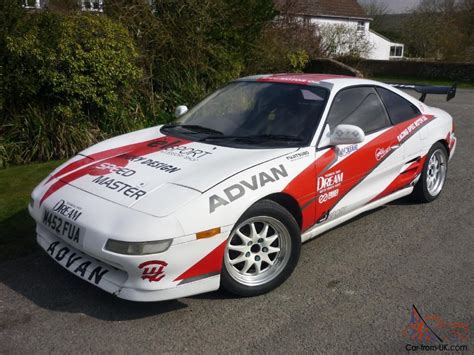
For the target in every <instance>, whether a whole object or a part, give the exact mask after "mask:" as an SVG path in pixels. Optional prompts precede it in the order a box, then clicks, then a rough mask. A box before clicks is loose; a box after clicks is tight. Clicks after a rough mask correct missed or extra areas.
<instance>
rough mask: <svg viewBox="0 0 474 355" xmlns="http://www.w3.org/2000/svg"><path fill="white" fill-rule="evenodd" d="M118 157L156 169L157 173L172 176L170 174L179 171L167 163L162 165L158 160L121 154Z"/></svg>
mask: <svg viewBox="0 0 474 355" xmlns="http://www.w3.org/2000/svg"><path fill="white" fill-rule="evenodd" d="M120 157H121V158H124V159H127V160H128V161H131V162H133V163H137V164H141V165H145V166H148V167H150V168H153V169H156V170H159V171H163V172H165V173H170V174H172V173H175V172H177V171H180V170H181V168H178V167H177V166H174V165H171V164H168V163H163V162H161V161H159V160H155V159H150V158H146V157H142V156H138V155H132V154H123V155H121V156H120Z"/></svg>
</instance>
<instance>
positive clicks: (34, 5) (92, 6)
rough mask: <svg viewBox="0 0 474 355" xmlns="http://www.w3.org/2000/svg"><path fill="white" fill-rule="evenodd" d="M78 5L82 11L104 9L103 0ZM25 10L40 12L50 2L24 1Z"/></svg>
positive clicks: (89, 0)
mask: <svg viewBox="0 0 474 355" xmlns="http://www.w3.org/2000/svg"><path fill="white" fill-rule="evenodd" d="M77 2H78V5H79V6H80V7H81V10H82V11H97V12H102V11H103V9H104V1H103V0H78V1H77ZM22 5H23V7H24V8H25V9H32V10H40V9H42V8H43V7H46V6H47V5H48V0H22Z"/></svg>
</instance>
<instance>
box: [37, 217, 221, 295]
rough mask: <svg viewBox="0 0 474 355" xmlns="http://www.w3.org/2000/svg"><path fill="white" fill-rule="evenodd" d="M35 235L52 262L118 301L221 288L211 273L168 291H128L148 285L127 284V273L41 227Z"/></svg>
mask: <svg viewBox="0 0 474 355" xmlns="http://www.w3.org/2000/svg"><path fill="white" fill-rule="evenodd" d="M37 231H38V233H37V241H38V244H39V245H40V246H41V247H42V248H43V249H44V250H45V251H46V253H47V254H48V255H49V256H50V257H51V258H52V259H53V260H54V261H56V262H57V263H58V264H59V265H61V266H62V267H63V268H65V269H66V270H68V271H70V272H71V273H73V274H75V275H76V276H78V277H80V278H81V279H83V280H85V281H87V282H89V283H91V284H92V285H94V286H97V287H99V288H100V289H102V290H104V291H106V292H108V293H111V294H113V295H114V296H117V297H119V298H123V299H126V300H130V301H140V302H150V301H164V300H169V299H176V298H180V297H186V296H191V295H196V294H200V293H204V292H210V291H214V290H217V289H218V288H219V285H220V274H219V273H214V274H204V275H201V277H196V278H194V279H189V280H181V281H179V282H177V283H176V285H174V286H172V287H168V288H159V289H150V288H146V287H143V288H138V287H127V284H134V283H135V282H139V283H140V282H143V283H144V286H147V282H148V281H147V280H142V279H141V278H140V277H139V278H138V280H130V277H131V275H129V274H128V273H127V272H126V271H124V270H119V269H117V268H115V267H113V266H112V265H110V264H107V263H105V262H102V261H100V260H97V259H95V258H93V257H91V256H89V255H87V254H84V253H82V252H81V251H79V250H77V249H76V248H74V247H73V246H71V245H69V244H67V243H65V242H64V241H63V240H61V239H59V238H58V237H55V236H54V235H52V234H50V233H48V232H47V231H45V230H42V228H41V226H38V228H37ZM132 277H133V276H132ZM130 281H133V282H130ZM168 285H169V283H168Z"/></svg>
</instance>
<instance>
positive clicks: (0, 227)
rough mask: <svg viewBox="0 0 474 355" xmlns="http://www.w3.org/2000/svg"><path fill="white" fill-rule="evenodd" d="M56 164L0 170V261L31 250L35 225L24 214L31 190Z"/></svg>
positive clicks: (22, 254)
mask: <svg viewBox="0 0 474 355" xmlns="http://www.w3.org/2000/svg"><path fill="white" fill-rule="evenodd" d="M60 163H61V162H60V161H52V162H48V163H41V164H31V165H23V166H15V167H11V168H7V169H0V262H2V261H5V260H9V259H14V258H17V257H20V256H25V255H27V254H29V253H31V252H32V251H33V250H34V248H35V244H36V241H35V224H34V222H33V220H32V219H31V217H30V215H29V214H28V203H29V201H30V194H31V191H33V188H34V187H35V186H36V185H37V184H38V183H39V182H40V181H41V180H42V179H43V178H44V177H46V176H47V175H48V173H50V172H51V171H52V170H53V169H54V168H55V167H56V166H58V165H59V164H60Z"/></svg>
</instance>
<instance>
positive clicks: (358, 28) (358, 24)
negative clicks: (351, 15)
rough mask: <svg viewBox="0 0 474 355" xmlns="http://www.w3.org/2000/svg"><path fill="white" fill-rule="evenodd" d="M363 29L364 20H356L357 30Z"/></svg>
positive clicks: (362, 30) (361, 30)
mask: <svg viewBox="0 0 474 355" xmlns="http://www.w3.org/2000/svg"><path fill="white" fill-rule="evenodd" d="M364 31H365V22H364V21H358V22H357V32H364Z"/></svg>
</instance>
